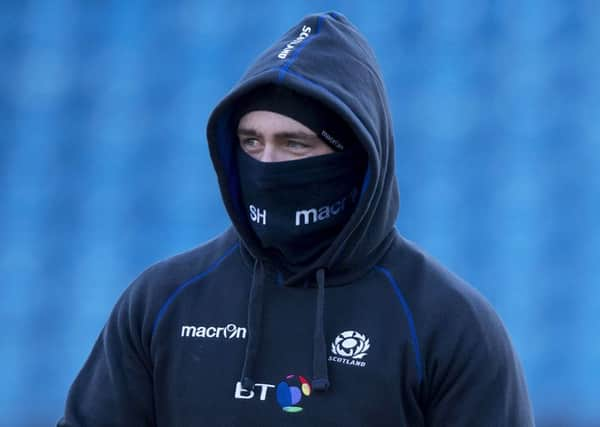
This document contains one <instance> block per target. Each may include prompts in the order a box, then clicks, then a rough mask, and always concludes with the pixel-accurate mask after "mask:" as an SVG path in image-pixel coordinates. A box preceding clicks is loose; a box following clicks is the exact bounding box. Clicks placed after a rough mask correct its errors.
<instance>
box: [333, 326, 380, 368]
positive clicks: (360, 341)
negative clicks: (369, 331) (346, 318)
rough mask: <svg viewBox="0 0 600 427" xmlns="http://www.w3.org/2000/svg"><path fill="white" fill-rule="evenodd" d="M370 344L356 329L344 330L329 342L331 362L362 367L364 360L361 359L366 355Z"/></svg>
mask: <svg viewBox="0 0 600 427" xmlns="http://www.w3.org/2000/svg"><path fill="white" fill-rule="evenodd" d="M369 348H371V344H370V342H369V339H368V338H367V336H366V335H364V334H361V333H360V332H356V331H344V332H342V333H341V334H339V335H338V336H337V337H335V340H334V341H333V342H332V343H331V353H333V354H334V356H329V360H330V361H331V362H338V363H343V364H346V365H355V366H361V367H364V366H365V365H366V362H363V361H362V359H363V358H364V357H365V356H366V355H367V351H368V350H369Z"/></svg>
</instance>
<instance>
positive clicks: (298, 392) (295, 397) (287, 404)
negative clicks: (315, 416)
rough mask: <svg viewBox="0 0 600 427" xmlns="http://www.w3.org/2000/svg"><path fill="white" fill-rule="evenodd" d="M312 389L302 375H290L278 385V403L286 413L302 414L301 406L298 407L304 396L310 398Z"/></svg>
mask: <svg viewBox="0 0 600 427" xmlns="http://www.w3.org/2000/svg"><path fill="white" fill-rule="evenodd" d="M311 391H312V389H311V387H310V384H309V383H308V381H307V380H306V378H304V377H303V376H302V375H298V376H296V375H288V376H287V377H285V379H284V380H283V381H281V382H280V383H279V384H277V389H276V394H277V403H279V406H281V409H283V410H284V411H285V412H292V413H294V412H300V411H302V407H301V406H296V404H297V403H300V401H301V400H302V395H304V396H306V397H308V396H310V393H311Z"/></svg>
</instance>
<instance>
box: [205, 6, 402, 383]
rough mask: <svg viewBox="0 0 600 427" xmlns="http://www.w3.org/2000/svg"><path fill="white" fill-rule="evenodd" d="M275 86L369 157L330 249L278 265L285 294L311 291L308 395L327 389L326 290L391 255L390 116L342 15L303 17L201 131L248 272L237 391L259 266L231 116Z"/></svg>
mask: <svg viewBox="0 0 600 427" xmlns="http://www.w3.org/2000/svg"><path fill="white" fill-rule="evenodd" d="M268 84H269V85H270V84H275V85H281V86H285V87H287V88H289V89H292V90H294V91H296V92H299V93H301V94H302V95H305V96H307V97H311V98H314V99H316V100H317V101H318V102H320V103H322V104H324V105H325V106H326V107H328V108H329V109H330V110H331V111H333V112H334V113H337V114H338V115H339V116H340V117H341V118H342V119H343V120H345V121H346V122H347V124H348V126H349V127H350V129H351V130H352V131H353V132H354V135H355V136H356V138H357V139H358V143H360V144H361V145H362V147H363V149H364V152H365V153H366V155H367V156H368V159H367V167H366V172H365V176H364V179H363V182H362V187H361V192H360V197H359V201H358V204H357V205H356V207H355V210H354V212H353V213H352V216H351V217H350V219H349V220H348V222H347V223H346V224H345V226H344V227H343V228H342V229H341V231H340V233H339V234H338V235H337V236H336V237H335V238H334V240H333V241H332V243H331V245H330V246H329V247H328V248H326V249H325V250H324V252H323V253H322V254H321V255H320V256H319V257H318V258H317V259H316V260H315V261H314V262H313V263H312V264H310V265H308V266H303V267H302V268H301V270H299V271H286V269H285V268H284V266H281V265H279V266H277V265H276V268H277V269H278V272H277V275H278V276H281V277H282V278H283V285H287V286H293V285H298V284H300V283H303V282H304V283H306V284H308V283H309V279H310V277H314V278H315V280H314V282H312V281H311V282H310V283H312V284H313V285H314V286H316V287H317V292H316V304H315V307H316V313H315V322H314V334H313V377H312V387H313V390H316V391H326V390H328V388H329V386H330V383H329V378H328V372H327V371H328V368H327V344H326V340H325V333H324V331H325V327H324V323H325V320H324V304H325V287H326V286H336V285H345V284H348V283H350V282H352V281H353V280H354V279H357V278H359V277H360V276H362V275H364V274H365V273H366V272H367V271H368V270H370V269H371V268H372V267H373V266H374V265H375V263H376V262H377V261H379V260H380V259H381V257H382V256H383V255H384V253H385V252H386V251H387V250H388V248H389V246H390V245H391V243H392V241H393V239H394V235H395V233H394V224H395V221H396V216H397V214H398V205H399V196H398V186H397V182H396V178H395V175H394V144H393V133H392V122H391V116H390V112H389V109H388V103H387V98H386V94H385V89H384V85H383V80H382V77H381V73H380V71H379V67H378V65H377V62H376V60H375V55H374V53H373V51H372V50H371V48H370V47H369V45H368V44H367V42H366V40H365V39H364V37H363V36H362V35H361V34H360V33H359V32H358V30H357V29H356V28H355V27H354V26H353V25H352V24H351V23H350V22H349V21H348V20H347V19H346V18H345V17H344V16H343V15H341V14H339V13H335V12H329V13H322V14H315V15H309V16H307V17H305V18H304V19H302V20H301V21H300V22H299V23H298V24H296V25H294V26H293V27H292V28H291V29H290V30H289V31H288V32H286V33H285V34H284V35H283V36H282V37H281V38H280V39H279V40H277V41H276V42H275V43H274V44H273V45H272V46H271V47H270V48H268V49H267V50H266V51H264V52H263V53H262V54H261V55H260V56H259V57H258V59H257V60H256V62H255V63H254V64H252V65H251V66H250V68H249V69H248V70H247V71H246V73H245V74H244V75H243V76H242V78H241V80H240V81H239V83H238V84H237V85H236V86H235V87H234V88H233V89H232V90H231V92H229V94H228V95H227V96H225V98H224V99H223V100H222V101H221V102H220V103H219V104H218V105H217V107H216V108H215V109H214V111H213V112H212V114H211V116H210V118H209V121H208V127H207V137H208V144H209V150H210V155H211V158H212V161H213V164H214V167H215V170H216V172H217V176H218V180H219V186H220V189H221V195H222V197H223V201H224V203H225V207H226V209H227V212H228V213H229V216H230V217H231V221H232V223H233V226H234V227H235V229H236V231H237V233H238V234H239V236H240V239H241V241H242V245H241V249H242V250H241V252H242V255H243V256H244V257H245V259H246V260H247V261H248V263H249V264H250V265H252V271H253V273H252V284H251V287H250V293H249V300H248V341H247V343H246V354H245V357H244V365H243V367H242V375H241V384H242V387H243V388H244V389H253V388H254V384H255V382H254V379H253V378H254V371H255V366H256V362H257V360H258V352H259V348H260V340H261V335H262V321H263V316H262V309H263V302H264V300H265V298H266V297H265V296H264V287H265V281H266V277H267V272H266V269H267V268H266V266H267V265H272V264H273V260H272V259H269V257H268V256H267V254H266V253H264V251H263V249H262V248H261V245H260V243H259V242H258V239H257V238H256V237H255V235H254V233H253V232H252V229H251V227H250V224H249V220H248V218H247V217H246V215H247V214H246V212H245V209H243V206H242V204H241V198H240V194H241V192H240V180H239V174H238V170H237V158H236V150H237V146H238V144H239V142H238V139H237V123H236V118H237V114H236V111H237V107H238V106H239V104H240V101H241V100H243V98H244V96H245V95H247V94H248V93H249V92H250V91H253V90H255V89H257V88H260V87H261V86H263V85H268Z"/></svg>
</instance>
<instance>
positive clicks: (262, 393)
mask: <svg viewBox="0 0 600 427" xmlns="http://www.w3.org/2000/svg"><path fill="white" fill-rule="evenodd" d="M254 386H256V387H260V400H265V399H266V398H267V391H268V390H269V389H270V388H275V386H274V385H273V384H261V383H256V384H254Z"/></svg>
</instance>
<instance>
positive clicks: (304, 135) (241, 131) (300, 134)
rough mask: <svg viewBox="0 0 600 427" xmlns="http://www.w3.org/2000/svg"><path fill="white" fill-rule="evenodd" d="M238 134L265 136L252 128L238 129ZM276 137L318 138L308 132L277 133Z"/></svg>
mask: <svg viewBox="0 0 600 427" xmlns="http://www.w3.org/2000/svg"><path fill="white" fill-rule="evenodd" d="M237 133H238V135H244V136H258V137H261V136H263V135H262V134H261V133H260V132H258V131H257V130H256V129H252V128H238V130H237ZM274 136H275V138H291V139H315V138H318V136H317V135H316V134H314V133H307V132H302V131H283V132H276V133H275V134H274Z"/></svg>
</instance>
